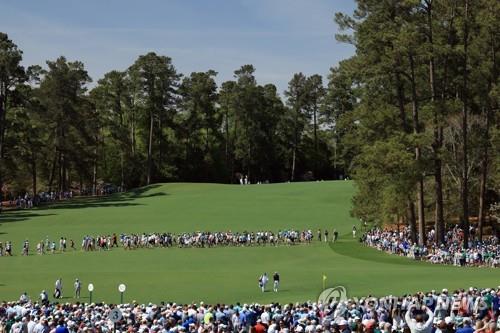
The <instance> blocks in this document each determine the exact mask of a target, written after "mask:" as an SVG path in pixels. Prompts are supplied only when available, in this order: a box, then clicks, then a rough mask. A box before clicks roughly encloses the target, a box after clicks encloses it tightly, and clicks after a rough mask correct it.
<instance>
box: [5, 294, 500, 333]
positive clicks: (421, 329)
mask: <svg viewBox="0 0 500 333" xmlns="http://www.w3.org/2000/svg"><path fill="white" fill-rule="evenodd" d="M499 307H500V286H499V287H498V288H497V289H477V288H469V289H468V290H464V289H462V290H456V291H454V292H452V293H449V292H448V290H446V289H443V290H442V292H435V291H429V292H426V293H417V294H414V295H403V296H402V297H393V296H388V297H382V298H374V297H366V298H360V299H356V298H354V299H340V300H339V299H328V300H325V301H323V302H322V301H318V302H314V303H313V302H306V303H295V304H293V303H290V304H278V303H272V304H267V305H260V304H240V303H236V304H231V305H228V304H213V305H208V304H204V303H203V302H201V303H199V304H176V303H163V302H162V303H160V304H151V303H149V304H142V305H141V304H137V303H135V302H134V303H131V304H121V305H111V304H102V303H99V304H83V303H75V304H70V303H66V304H57V303H54V304H51V303H49V302H47V301H44V302H43V303H41V302H35V301H30V300H29V298H28V297H27V295H26V294H23V296H22V297H21V299H20V300H19V301H17V302H4V303H1V304H0V333H84V332H86V333H108V332H127V333H184V332H186V333H187V332H189V333H243V332H245V333H290V332H295V333H321V332H332V333H351V332H352V333H354V332H356V333H362V332H366V333H396V332H398V333H399V332H400V333H483V332H484V333H498V332H499V327H500V319H499V315H500V310H499ZM114 308H118V309H119V310H120V312H121V314H122V316H121V319H119V320H118V322H117V323H116V324H115V323H113V321H111V318H110V313H111V311H112V310H113V309H114Z"/></svg>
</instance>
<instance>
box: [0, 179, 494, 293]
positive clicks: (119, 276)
mask: <svg viewBox="0 0 500 333" xmlns="http://www.w3.org/2000/svg"><path fill="white" fill-rule="evenodd" d="M353 191H354V190H353V184H352V183H351V182H345V181H338V182H312V183H293V184H274V185H255V186H236V185H232V186H231V185H217V184H163V185H153V186H150V187H148V188H144V189H140V190H138V191H135V192H130V193H126V194H123V195H114V196H111V197H108V198H100V199H77V200H74V201H73V202H71V203H62V204H59V205H56V206H52V207H50V208H46V209H36V210H32V211H17V212H7V213H4V214H2V215H1V216H0V240H1V241H6V240H11V241H13V243H14V254H15V256H14V257H0V300H3V299H6V300H12V299H17V298H18V297H19V295H20V294H21V292H23V291H27V292H28V294H30V295H31V296H32V297H37V295H38V294H39V293H40V291H41V290H42V289H46V290H47V291H48V292H49V293H50V292H52V290H53V286H54V282H55V280H56V278H58V277H62V278H63V282H64V292H65V296H71V294H72V283H73V281H74V278H76V277H78V278H80V280H82V282H83V285H84V288H83V289H84V291H83V292H82V296H84V298H83V301H88V293H87V291H86V285H87V283H89V282H92V283H93V284H94V286H95V291H94V296H93V301H107V302H118V301H119V299H120V298H119V293H118V291H117V286H118V284H119V283H125V284H126V285H127V291H126V294H125V301H126V302H128V301H132V300H137V301H140V302H159V301H176V302H191V301H205V302H236V301H240V302H254V301H255V302H260V303H263V302H270V301H281V302H296V301H304V300H314V299H316V298H317V297H318V295H319V293H320V292H321V289H322V275H323V274H326V275H327V277H328V279H327V285H329V286H335V285H344V286H346V288H347V290H348V293H349V295H351V296H361V295H367V294H375V295H387V294H395V295H396V294H402V293H406V292H415V291H418V290H422V289H426V290H427V289H440V288H445V287H446V288H449V289H453V288H459V287H468V286H470V285H475V286H479V287H481V286H482V287H486V286H496V285H498V284H500V280H499V277H500V274H499V271H498V270H494V269H486V268H476V269H474V268H457V267H449V266H438V265H431V264H427V263H421V262H414V261H411V260H408V259H406V258H400V257H394V256H390V255H386V254H384V253H380V252H378V251H376V250H373V249H369V248H366V247H364V246H362V245H360V244H359V243H358V242H356V241H354V240H353V239H352V236H350V230H351V228H352V225H353V224H357V222H356V221H355V220H354V219H352V218H351V217H350V216H349V209H350V205H351V202H350V198H351V196H352V194H353ZM283 228H297V229H312V230H313V231H314V235H315V236H316V230H317V229H318V228H321V229H324V228H328V229H329V230H330V235H331V233H332V230H333V228H336V229H337V230H338V231H339V232H340V234H341V235H342V236H341V240H340V241H339V242H337V243H336V244H327V243H319V242H315V243H314V244H312V245H297V246H290V247H288V246H280V247H237V248H235V247H228V248H210V249H207V248H205V249H198V248H192V249H178V248H169V249H142V250H135V251H125V250H123V249H121V248H120V249H114V250H112V251H108V252H93V253H84V252H80V251H76V252H72V251H69V252H68V253H63V254H54V255H45V256H38V255H31V256H29V257H22V256H20V253H21V247H22V242H23V240H24V239H25V238H27V239H29V240H30V243H31V247H32V249H34V248H35V244H36V242H37V241H39V240H42V239H45V237H46V236H49V238H50V239H54V240H56V243H57V239H58V238H59V237H61V236H65V237H67V238H68V240H69V239H70V238H73V239H74V240H75V242H76V244H77V247H78V248H79V246H80V243H81V239H82V236H83V235H85V234H92V235H96V234H108V233H113V232H115V233H117V234H119V233H121V232H126V233H131V232H137V233H142V232H153V231H158V232H164V231H165V232H167V231H171V232H181V231H189V232H190V231H194V230H211V231H215V230H217V231H224V230H239V231H243V230H249V231H256V230H263V229H268V230H273V231H277V230H279V229H283ZM32 252H33V250H32ZM265 271H266V272H268V274H269V273H272V272H274V271H279V272H280V274H281V277H282V285H281V291H280V292H279V293H277V294H275V293H272V292H266V293H261V292H260V290H259V289H258V286H257V278H258V276H259V275H260V274H262V273H263V272H265ZM64 300H65V301H72V298H70V297H68V298H65V299H64Z"/></svg>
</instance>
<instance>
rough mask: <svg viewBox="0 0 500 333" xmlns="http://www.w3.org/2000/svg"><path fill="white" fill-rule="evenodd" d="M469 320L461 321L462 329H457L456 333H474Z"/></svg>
mask: <svg viewBox="0 0 500 333" xmlns="http://www.w3.org/2000/svg"><path fill="white" fill-rule="evenodd" d="M471 325H472V323H471V320H470V318H464V319H463V327H461V328H459V329H457V331H456V333H474V329H473V328H472V326H471Z"/></svg>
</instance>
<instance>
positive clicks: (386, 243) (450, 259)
mask: <svg viewBox="0 0 500 333" xmlns="http://www.w3.org/2000/svg"><path fill="white" fill-rule="evenodd" d="M470 231H471V233H470V234H471V235H472V237H471V239H470V241H469V244H468V246H467V248H465V247H464V240H463V239H464V238H463V230H462V229H460V228H459V227H458V226H455V227H453V228H451V229H449V230H447V232H446V233H445V242H444V243H443V244H441V245H439V246H436V245H435V243H434V239H435V233H434V230H431V231H429V233H428V235H427V239H428V242H427V244H425V245H424V246H422V245H418V244H417V243H413V242H412V241H411V237H410V231H409V229H408V228H407V227H405V228H402V229H401V230H393V229H381V228H374V229H372V230H370V231H368V232H366V233H365V234H364V235H363V237H362V238H361V240H362V242H364V243H365V244H367V245H368V246H371V247H374V248H376V249H379V250H381V251H386V252H389V253H392V254H397V255H401V256H406V257H410V258H414V259H419V260H427V261H429V262H432V263H436V264H450V265H455V266H489V267H500V242H499V239H498V237H497V236H496V235H491V236H485V237H483V239H482V240H481V241H479V240H478V239H477V237H475V235H476V230H475V229H474V228H473V227H472V228H471V230H470Z"/></svg>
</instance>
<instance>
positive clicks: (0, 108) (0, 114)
mask: <svg viewBox="0 0 500 333" xmlns="http://www.w3.org/2000/svg"><path fill="white" fill-rule="evenodd" d="M6 111H7V108H6V106H5V97H4V95H3V89H2V87H0V166H1V165H3V151H4V135H3V133H4V127H5V113H6ZM2 189H3V170H2V168H1V167H0V204H1V202H2V200H3V190H2Z"/></svg>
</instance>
